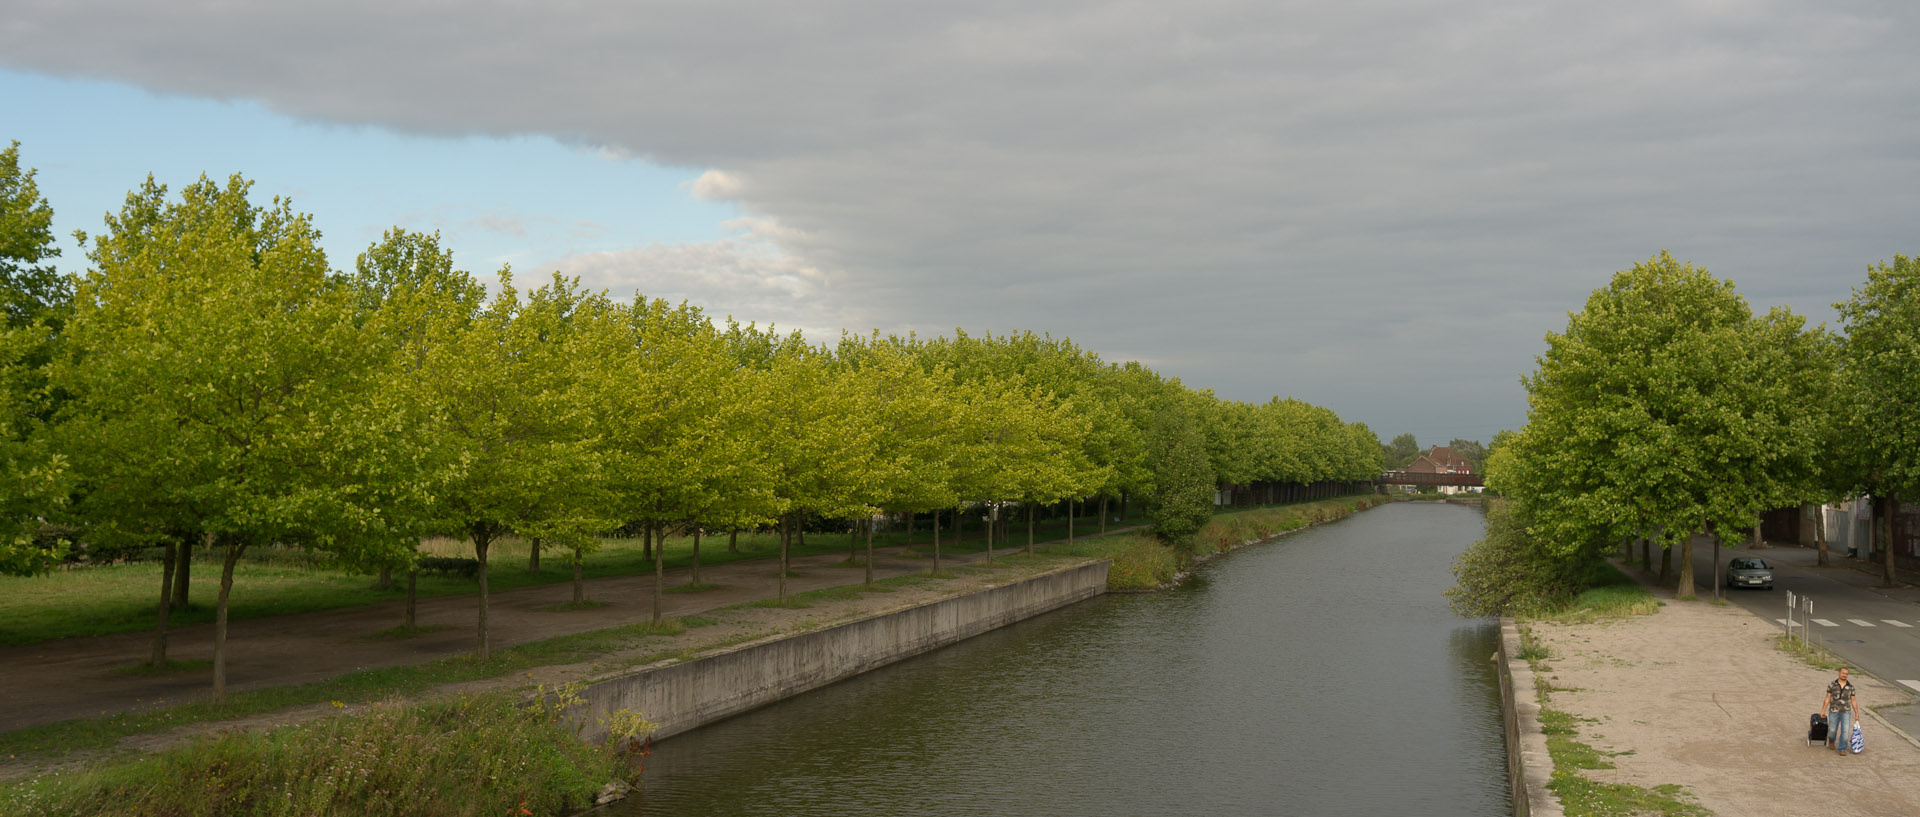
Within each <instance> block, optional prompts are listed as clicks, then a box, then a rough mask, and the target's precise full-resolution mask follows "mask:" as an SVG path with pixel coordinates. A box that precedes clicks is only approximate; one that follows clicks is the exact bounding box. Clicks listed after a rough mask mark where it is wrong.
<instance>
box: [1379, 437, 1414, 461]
mask: <svg viewBox="0 0 1920 817" xmlns="http://www.w3.org/2000/svg"><path fill="white" fill-rule="evenodd" d="M1380 455H1381V457H1382V458H1383V459H1385V460H1386V463H1385V464H1386V470H1389V471H1393V470H1399V469H1401V468H1405V467H1407V466H1409V465H1412V464H1413V461H1414V460H1417V459H1419V458H1420V442H1419V441H1418V440H1416V439H1414V436H1413V433H1412V432H1408V433H1406V434H1401V435H1399V436H1397V437H1394V438H1393V442H1391V443H1388V444H1386V445H1384V446H1381V449H1380Z"/></svg>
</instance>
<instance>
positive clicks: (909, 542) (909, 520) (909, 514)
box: [903, 511, 918, 552]
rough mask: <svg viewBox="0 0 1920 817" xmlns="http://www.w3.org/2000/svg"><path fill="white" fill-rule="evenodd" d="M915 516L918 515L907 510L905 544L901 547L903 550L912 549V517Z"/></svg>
mask: <svg viewBox="0 0 1920 817" xmlns="http://www.w3.org/2000/svg"><path fill="white" fill-rule="evenodd" d="M915 516H918V514H916V513H914V512H913V511H907V546H906V547H905V548H904V549H903V552H904V551H912V550H913V519H914V517H915Z"/></svg>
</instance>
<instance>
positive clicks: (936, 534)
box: [927, 508, 940, 576]
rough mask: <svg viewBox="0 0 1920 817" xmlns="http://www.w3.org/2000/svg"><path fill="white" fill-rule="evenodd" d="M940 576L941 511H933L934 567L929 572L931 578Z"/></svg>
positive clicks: (937, 509)
mask: <svg viewBox="0 0 1920 817" xmlns="http://www.w3.org/2000/svg"><path fill="white" fill-rule="evenodd" d="M939 574H940V509H939V508H935V509H934V510H933V567H932V568H931V569H929V570H928V571H927V575H929V576H937V575H939Z"/></svg>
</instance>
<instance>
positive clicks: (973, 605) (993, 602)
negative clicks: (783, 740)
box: [579, 561, 1111, 740]
mask: <svg viewBox="0 0 1920 817" xmlns="http://www.w3.org/2000/svg"><path fill="white" fill-rule="evenodd" d="M1110 564H1111V563H1110V562H1106V561H1100V562H1094V563H1091V564H1086V565H1080V566H1076V567H1071V568H1065V569H1062V570H1057V571H1054V572H1052V573H1046V574H1043V575H1040V576H1035V577H1033V578H1030V579H1026V580H1023V581H1019V582H1016V583H1013V584H1007V585H1001V586H999V587H993V588H988V589H986V590H982V591H979V592H977V593H971V594H968V595H965V596H957V597H954V598H949V599H942V600H940V601H935V602H929V603H927V604H923V605H919V606H917V607H910V608H907V609H904V610H897V611H894V612H891V613H885V614H882V615H878V616H874V617H872V618H866V619H860V620H858V621H851V622H847V623H845V624H838V625H835V626H833V627H828V628H826V629H822V630H815V631H813V632H810V633H802V634H799V635H793V636H785V637H778V638H773V639H768V640H763V641H756V642H750V643H747V644H742V645H740V646H737V647H733V648H731V649H729V650H727V651H725V652H721V653H717V654H714V655H709V656H705V657H702V658H697V659H694V660H692V661H687V662H685V663H680V664H671V665H668V666H659V667H648V668H642V669H638V670H633V671H631V672H627V673H623V674H620V675H616V676H613V677H609V678H603V679H599V680H597V681H593V682H591V683H590V684H588V685H587V687H586V689H585V690H584V691H583V693H582V695H583V697H584V698H585V702H586V706H585V707H584V709H583V710H579V711H581V712H582V714H583V717H584V718H585V724H586V730H585V733H584V736H585V737H586V738H588V739H589V740H593V739H597V738H599V737H600V736H601V735H602V734H604V730H601V729H600V727H599V726H598V725H597V721H598V720H599V718H600V716H601V715H603V714H605V713H608V712H614V711H618V710H621V709H628V710H632V711H634V712H639V713H642V714H644V715H645V716H646V717H647V719H648V720H651V721H654V722H655V723H658V724H660V729H659V731H657V732H655V733H654V737H655V738H665V737H669V736H672V735H676V734H679V733H681V732H685V731H687V730H689V729H694V728H696V727H699V726H702V725H705V724H709V723H713V722H714V721H717V720H720V719H722V718H727V717H730V716H733V715H737V714H740V713H742V712H745V711H747V710H749V709H753V708H755V707H760V706H765V705H767V704H770V703H773V702H774V701H778V700H781V699H783V698H787V697H791V696H793V695H798V694H800V693H802V692H806V691H808V690H812V689H818V688H820V687H822V686H826V685H827V684H831V683H833V682H835V681H838V680H841V679H843V678H849V677H852V676H854V675H858V674H860V673H863V672H866V671H868V670H871V669H875V668H878V667H882V666H885V665H887V664H891V663H893V662H895V661H899V660H901V659H903V658H907V657H910V656H914V655H918V654H920V653H923V652H927V651H929V650H933V649H938V648H940V647H944V646H946V645H948V644H952V643H954V642H956V641H961V640H963V639H966V638H971V637H973V636H976V635H979V634H981V633H984V632H987V631H988V630H992V629H994V628H997V627H1004V626H1006V625H1008V624H1012V623H1013V622H1016V621H1020V620H1022V619H1026V618H1031V617H1033V616H1037V615H1039V614H1041V613H1045V612H1047V611H1049V610H1055V609H1058V608H1060V607H1064V606H1066V605H1069V604H1072V603H1074V602H1077V601H1083V600H1085V599H1090V598H1093V597H1094V596H1097V595H1100V594H1101V593H1105V592H1106V590H1107V568H1108V567H1109V566H1110Z"/></svg>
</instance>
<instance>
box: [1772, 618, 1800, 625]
mask: <svg viewBox="0 0 1920 817" xmlns="http://www.w3.org/2000/svg"><path fill="white" fill-rule="evenodd" d="M1773 622H1774V623H1775V624H1778V625H1780V626H1782V627H1785V626H1787V620H1786V619H1784V618H1776V619H1774V620H1773ZM1793 626H1795V627H1798V626H1800V622H1798V621H1796V622H1794V623H1793Z"/></svg>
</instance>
